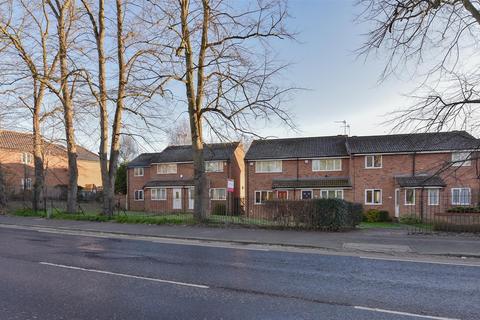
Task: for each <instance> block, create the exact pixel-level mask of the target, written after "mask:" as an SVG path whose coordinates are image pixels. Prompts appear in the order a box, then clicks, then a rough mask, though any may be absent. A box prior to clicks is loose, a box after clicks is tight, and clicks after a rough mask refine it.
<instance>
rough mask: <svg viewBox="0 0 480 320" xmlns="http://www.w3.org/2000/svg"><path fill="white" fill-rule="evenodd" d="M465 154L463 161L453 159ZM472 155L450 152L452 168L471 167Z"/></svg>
mask: <svg viewBox="0 0 480 320" xmlns="http://www.w3.org/2000/svg"><path fill="white" fill-rule="evenodd" d="M460 154H466V155H467V156H466V157H465V158H464V159H454V158H455V155H460ZM471 156H472V153H471V152H468V151H456V152H452V156H451V160H452V166H453V167H471V166H472V159H471Z"/></svg>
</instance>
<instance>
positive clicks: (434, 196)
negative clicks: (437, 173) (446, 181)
mask: <svg viewBox="0 0 480 320" xmlns="http://www.w3.org/2000/svg"><path fill="white" fill-rule="evenodd" d="M439 203H440V189H428V205H429V206H438V204H439Z"/></svg>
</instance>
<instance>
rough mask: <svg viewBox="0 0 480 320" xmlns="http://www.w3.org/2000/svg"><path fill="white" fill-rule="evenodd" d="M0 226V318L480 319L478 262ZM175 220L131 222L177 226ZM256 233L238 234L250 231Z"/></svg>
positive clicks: (11, 221)
mask: <svg viewBox="0 0 480 320" xmlns="http://www.w3.org/2000/svg"><path fill="white" fill-rule="evenodd" d="M7 221H9V222H10V223H13V222H16V223H17V225H15V226H14V225H11V224H10V225H7V224H5V223H6V222H7ZM21 221H23V222H24V224H26V225H25V226H23V229H22V227H21V226H18V224H19V223H20V222H21ZM2 223H3V224H2V225H0V243H1V244H2V245H0V297H1V298H0V319H2V320H13V319H17V320H27V319H48V320H57V319H58V320H59V319H73V320H76V319H97V320H104V319H105V320H107V319H117V320H123V319H129V320H130V319H136V320H137V319H138V320H142V319H146V320H149V319H152V320H153V319H166V320H168V319H242V320H243V319H329V320H386V319H389V320H391V319H393V320H412V319H413V320H415V319H433V320H456V319H464V320H474V319H475V320H476V319H479V318H480V304H478V301H480V290H479V288H480V277H479V276H478V275H479V271H480V264H477V265H474V264H472V265H467V264H462V263H459V262H455V261H454V262H450V263H438V262H434V261H426V260H424V261H403V260H400V259H398V260H395V259H397V258H396V257H393V258H392V260H386V259H380V258H375V257H373V258H372V257H364V256H348V255H346V256H342V255H337V254H328V253H326V254H325V253H322V254H318V253H315V254H313V253H303V252H285V251H275V250H273V251H271V250H269V246H251V245H243V246H241V245H238V247H235V248H225V247H217V246H208V243H206V242H204V243H199V244H198V245H190V244H186V243H183V242H182V240H180V239H177V240H175V239H173V238H172V239H171V241H172V243H159V242H155V241H153V240H138V239H137V238H136V237H135V236H132V237H131V238H121V237H113V236H111V234H105V237H100V236H98V235H100V233H99V232H96V233H93V232H92V235H88V236H87V235H82V232H85V231H69V232H68V233H65V232H66V230H63V229H60V228H55V229H54V228H49V227H31V226H28V225H27V224H44V225H46V224H57V227H58V226H59V225H61V224H63V223H66V224H67V225H70V226H74V227H77V228H80V227H81V228H83V229H85V228H86V227H89V228H93V226H97V227H98V228H100V227H102V228H105V229H112V228H120V227H124V228H126V227H132V226H126V225H115V224H105V223H97V224H94V225H91V224H89V223H88V224H85V223H73V222H71V221H62V222H61V221H39V220H35V219H23V220H18V219H15V220H13V219H10V218H8V217H2ZM181 228H182V227H177V228H173V229H168V228H163V227H157V226H156V227H149V226H138V229H135V230H137V232H139V231H140V230H143V231H142V232H143V233H145V232H146V231H145V230H149V232H151V233H153V232H155V231H154V230H157V231H162V232H167V231H168V232H171V233H173V232H175V230H177V231H178V230H179V229H181ZM194 229H195V228H191V227H189V228H185V229H181V230H184V231H185V232H187V231H190V232H194ZM202 230H203V232H207V230H206V229H204V228H198V229H197V233H196V234H195V235H198V233H200V232H201V231H202ZM117 231H118V229H117ZM126 231H128V230H126V229H123V231H122V232H126ZM130 231H131V232H133V231H134V229H131V230H130ZM214 231H215V232H218V233H216V234H219V233H220V232H221V231H228V232H226V233H234V234H235V233H236V232H238V233H239V234H240V233H241V232H240V230H235V229H219V230H214ZM214 231H211V232H214ZM232 231H235V232H232ZM244 231H245V230H244ZM256 231H257V230H253V231H252V230H246V234H248V235H250V237H253V235H254V234H257V233H255V232H256ZM258 231H261V232H265V230H258ZM94 234H97V236H95V235H94ZM267 234H269V232H268V233H267ZM273 234H277V233H276V232H274V233H272V234H271V235H270V237H271V238H269V239H270V241H273V239H274V237H273ZM281 234H283V235H292V234H295V233H291V232H281ZM298 234H300V233H298ZM322 234H323V233H322ZM359 234H363V232H360V233H359ZM207 235H208V236H212V234H210V233H207V234H204V236H207ZM340 235H343V237H345V236H347V235H350V236H351V235H352V233H348V234H340ZM371 236H372V235H371ZM258 237H260V236H258ZM297 237H298V235H297ZM153 238H154V237H152V238H151V239H153ZM231 238H233V239H235V238H236V237H235V236H234V235H231ZM283 238H285V236H284V237H283ZM303 239H304V240H303V242H301V243H305V241H306V239H307V238H303ZM259 240H261V239H257V241H259ZM289 240H291V241H293V239H289ZM296 241H297V242H298V241H300V240H299V239H297V240H296ZM377 244H381V243H377ZM457 260H459V259H457Z"/></svg>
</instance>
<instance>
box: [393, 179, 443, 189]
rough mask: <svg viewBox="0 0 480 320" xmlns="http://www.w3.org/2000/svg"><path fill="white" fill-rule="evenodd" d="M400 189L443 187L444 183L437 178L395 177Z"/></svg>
mask: <svg viewBox="0 0 480 320" xmlns="http://www.w3.org/2000/svg"><path fill="white" fill-rule="evenodd" d="M395 181H396V182H397V184H398V185H399V186H400V187H405V188H408V187H410V188H412V187H445V185H446V184H445V181H443V179H442V178H440V177H439V176H409V177H395Z"/></svg>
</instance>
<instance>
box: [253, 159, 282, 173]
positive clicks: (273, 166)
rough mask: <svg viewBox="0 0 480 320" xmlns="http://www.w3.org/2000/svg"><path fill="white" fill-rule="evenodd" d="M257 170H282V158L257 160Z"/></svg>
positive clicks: (259, 171) (260, 171) (261, 171)
mask: <svg viewBox="0 0 480 320" xmlns="http://www.w3.org/2000/svg"><path fill="white" fill-rule="evenodd" d="M255 172H258V173H263V172H282V160H272V161H256V162H255Z"/></svg>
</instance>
